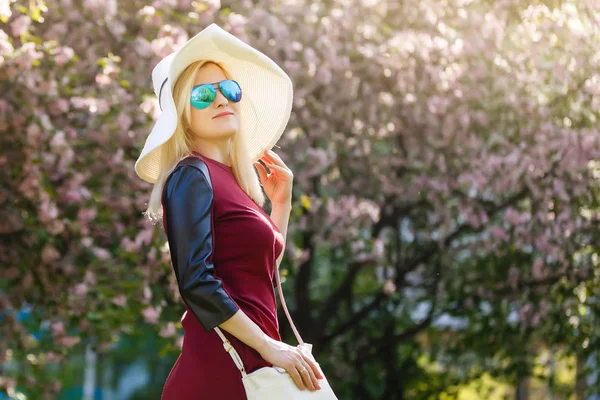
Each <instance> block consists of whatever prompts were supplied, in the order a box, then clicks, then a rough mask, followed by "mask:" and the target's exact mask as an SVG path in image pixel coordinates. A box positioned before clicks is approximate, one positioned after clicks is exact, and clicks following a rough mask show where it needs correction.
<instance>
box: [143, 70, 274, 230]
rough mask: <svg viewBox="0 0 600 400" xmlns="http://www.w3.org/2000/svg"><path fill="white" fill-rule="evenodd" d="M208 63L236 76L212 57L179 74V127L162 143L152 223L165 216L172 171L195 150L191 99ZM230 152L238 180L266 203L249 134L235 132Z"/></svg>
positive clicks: (148, 212)
mask: <svg viewBox="0 0 600 400" xmlns="http://www.w3.org/2000/svg"><path fill="white" fill-rule="evenodd" d="M206 63H213V64H215V65H217V66H219V67H220V68H221V69H222V70H223V73H224V74H225V76H226V77H227V79H232V78H231V76H230V75H229V73H228V72H227V71H226V70H225V68H223V67H222V66H221V65H220V64H219V63H217V62H215V61H212V60H201V61H196V62H194V63H192V64H190V65H189V66H188V67H187V68H186V69H185V70H184V71H183V72H182V73H181V75H179V77H178V78H177V81H176V82H175V85H174V87H173V99H174V101H175V109H176V110H177V127H176V128H175V132H174V133H173V136H171V137H170V138H169V140H167V141H166V142H165V143H163V144H162V146H161V157H160V174H159V176H158V179H157V180H156V182H155V183H154V187H153V188H152V192H151V193H150V200H149V202H148V208H147V209H146V211H145V212H144V213H143V214H144V215H145V216H146V218H148V219H149V220H150V221H151V222H152V224H156V223H157V222H159V221H161V220H162V215H163V210H162V204H161V197H162V192H163V186H164V184H165V181H166V180H167V178H168V177H169V175H170V174H171V172H173V170H174V169H175V167H176V166H177V163H178V162H179V161H180V160H182V159H183V158H185V157H187V156H189V155H190V154H191V152H192V151H193V150H194V148H193V146H192V143H193V137H194V136H193V135H194V133H193V132H192V131H191V129H190V121H191V112H192V111H191V105H190V100H189V99H190V93H191V92H192V87H193V86H194V82H195V80H196V74H197V73H198V71H199V70H200V68H201V67H202V66H203V65H204V64H206ZM242 101H243V100H242ZM242 123H243V121H240V124H242ZM229 154H230V162H231V168H232V172H233V175H234V177H235V179H236V181H237V182H238V184H239V185H240V187H241V188H242V190H244V192H246V194H248V196H249V197H250V198H251V199H252V200H254V202H255V203H256V204H257V205H258V206H260V207H262V206H263V205H264V204H265V195H264V193H263V191H262V186H261V184H260V180H259V178H258V174H257V172H256V170H255V169H254V165H253V164H252V160H251V159H250V156H249V151H248V138H247V137H245V136H243V135H239V134H236V135H234V136H233V139H232V140H231V142H230V149H229Z"/></svg>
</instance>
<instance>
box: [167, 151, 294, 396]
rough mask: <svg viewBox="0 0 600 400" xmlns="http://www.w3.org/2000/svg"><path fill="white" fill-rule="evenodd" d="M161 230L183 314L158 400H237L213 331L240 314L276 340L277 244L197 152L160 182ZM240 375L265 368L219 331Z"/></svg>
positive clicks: (234, 373)
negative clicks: (179, 342)
mask: <svg viewBox="0 0 600 400" xmlns="http://www.w3.org/2000/svg"><path fill="white" fill-rule="evenodd" d="M162 205H163V226H164V227H165V232H167V238H168V241H169V247H170V252H171V260H172V263H173V268H174V270H175V274H176V277H177V280H178V284H179V291H180V294H181V297H182V299H183V300H184V303H185V304H186V311H185V313H184V314H183V317H182V319H181V321H182V325H183V328H184V337H183V348H182V351H181V354H180V355H179V358H178V359H177V361H176V362H175V365H174V366H173V368H172V370H171V372H170V373H169V376H168V377H167V380H166V382H165V384H164V388H163V392H162V396H161V400H200V399H202V400H244V399H246V394H245V391H244V387H243V385H242V376H241V373H240V371H239V370H238V369H237V367H236V365H235V364H234V362H233V360H232V359H231V356H230V355H229V354H228V353H227V352H226V351H225V349H224V348H223V341H222V340H221V338H220V337H219V336H218V335H217V332H216V331H215V330H214V327H215V326H218V325H219V324H220V323H222V322H224V321H226V320H227V319H229V318H230V317H231V316H232V315H233V314H235V312H237V310H238V309H242V310H243V311H244V313H246V315H248V317H249V318H250V319H252V320H253V321H254V322H255V323H256V324H257V325H258V326H259V327H260V328H261V329H262V331H263V332H265V333H266V334H267V335H268V336H269V337H271V338H273V339H275V340H281V337H280V335H279V324H278V321H277V306H276V301H275V289H274V282H275V279H274V277H275V275H274V273H275V262H276V259H277V257H278V256H279V255H280V254H281V252H282V251H283V244H284V238H283V235H282V234H281V232H280V231H279V229H278V228H277V226H276V225H275V224H274V223H273V221H272V220H271V219H270V217H269V216H268V214H267V213H266V212H265V211H264V210H263V209H262V208H261V207H260V206H258V205H257V204H256V203H255V202H254V201H253V200H252V199H251V198H250V197H248V195H247V194H246V193H245V192H244V191H243V190H242V188H241V187H240V186H239V184H238V183H237V181H236V179H235V177H234V175H233V171H232V168H231V167H229V166H227V165H225V164H223V163H220V162H218V161H216V160H213V159H211V158H208V157H206V156H203V155H201V154H199V153H197V152H193V153H192V155H190V156H189V157H186V158H185V159H183V160H181V161H180V162H179V163H178V165H177V166H176V168H175V169H174V170H173V172H172V173H171V174H170V175H169V178H168V179H167V181H166V182H165V186H164V189H163V196H162ZM221 331H222V332H223V334H224V335H225V337H227V339H228V340H229V341H230V342H231V344H232V345H233V347H234V348H235V349H236V350H237V352H238V353H239V355H240V357H241V359H242V361H243V363H244V367H245V369H246V372H247V373H251V372H253V371H255V370H257V369H259V368H262V367H265V366H269V367H270V366H272V364H271V363H269V362H267V361H266V360H264V359H263V358H262V357H261V356H260V354H259V353H258V352H257V351H256V350H254V349H253V348H251V347H250V346H248V345H246V344H245V343H244V342H242V341H240V340H238V339H237V338H236V337H235V336H233V335H232V334H230V333H229V332H227V331H225V330H224V329H221Z"/></svg>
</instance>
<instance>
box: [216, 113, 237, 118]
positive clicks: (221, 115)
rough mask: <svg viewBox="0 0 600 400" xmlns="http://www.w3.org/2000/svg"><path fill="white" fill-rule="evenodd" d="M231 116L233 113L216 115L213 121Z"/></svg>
mask: <svg viewBox="0 0 600 400" xmlns="http://www.w3.org/2000/svg"><path fill="white" fill-rule="evenodd" d="M229 115H233V113H230V112H226V113H221V114H217V115H215V116H214V117H213V119H215V118H220V117H227V116H229Z"/></svg>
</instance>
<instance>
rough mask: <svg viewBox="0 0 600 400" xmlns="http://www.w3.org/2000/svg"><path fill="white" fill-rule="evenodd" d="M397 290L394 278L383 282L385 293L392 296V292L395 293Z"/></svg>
mask: <svg viewBox="0 0 600 400" xmlns="http://www.w3.org/2000/svg"><path fill="white" fill-rule="evenodd" d="M395 291H396V284H395V283H394V281H393V280H391V279H387V280H386V281H385V283H384V284H383V293H385V294H386V295H387V296H391V295H392V293H394V292H395Z"/></svg>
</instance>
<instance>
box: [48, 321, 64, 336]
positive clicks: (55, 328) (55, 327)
mask: <svg viewBox="0 0 600 400" xmlns="http://www.w3.org/2000/svg"><path fill="white" fill-rule="evenodd" d="M51 327H52V334H53V335H54V336H62V335H64V334H65V324H64V323H63V322H62V321H57V322H54V323H52V325H51Z"/></svg>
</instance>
